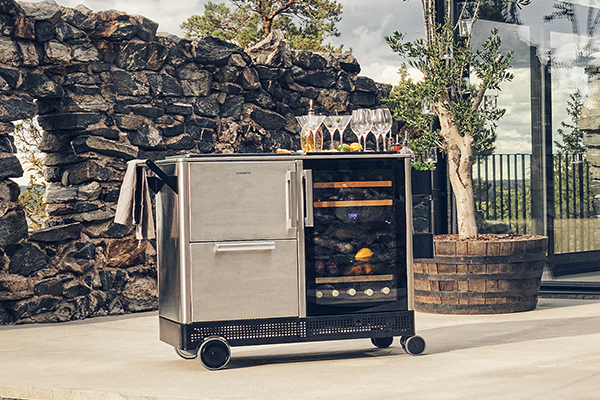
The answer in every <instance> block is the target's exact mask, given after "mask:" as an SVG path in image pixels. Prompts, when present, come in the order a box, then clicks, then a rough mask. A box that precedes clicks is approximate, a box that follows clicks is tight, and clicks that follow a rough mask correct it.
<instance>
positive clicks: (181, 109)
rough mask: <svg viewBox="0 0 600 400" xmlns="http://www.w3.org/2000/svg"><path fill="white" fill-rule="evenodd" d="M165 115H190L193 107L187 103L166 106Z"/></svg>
mask: <svg viewBox="0 0 600 400" xmlns="http://www.w3.org/2000/svg"><path fill="white" fill-rule="evenodd" d="M166 112H167V114H178V115H192V114H193V113H194V106H193V105H191V104H187V103H173V104H170V105H168V106H167V109H166Z"/></svg>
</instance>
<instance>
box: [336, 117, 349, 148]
mask: <svg viewBox="0 0 600 400" xmlns="http://www.w3.org/2000/svg"><path fill="white" fill-rule="evenodd" d="M336 118H339V119H340V121H339V122H338V131H339V132H340V144H342V143H343V142H344V131H345V130H346V128H347V127H348V124H349V123H350V120H351V119H352V115H339V116H336Z"/></svg>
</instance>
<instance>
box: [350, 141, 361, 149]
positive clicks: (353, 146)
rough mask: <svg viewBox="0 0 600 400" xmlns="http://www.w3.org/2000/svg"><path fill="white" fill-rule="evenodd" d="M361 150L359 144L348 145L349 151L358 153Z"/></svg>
mask: <svg viewBox="0 0 600 400" xmlns="http://www.w3.org/2000/svg"><path fill="white" fill-rule="evenodd" d="M360 150H362V146H361V145H360V143H357V142H354V143H352V144H351V145H350V151H360Z"/></svg>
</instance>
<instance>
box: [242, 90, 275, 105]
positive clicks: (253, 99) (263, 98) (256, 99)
mask: <svg viewBox="0 0 600 400" xmlns="http://www.w3.org/2000/svg"><path fill="white" fill-rule="evenodd" d="M244 99H245V101H246V103H253V104H256V105H257V106H259V107H261V108H266V109H271V108H274V107H275V102H274V101H273V98H272V97H271V96H270V95H269V93H267V92H266V91H264V90H255V91H252V92H248V93H246V95H245V96H244Z"/></svg>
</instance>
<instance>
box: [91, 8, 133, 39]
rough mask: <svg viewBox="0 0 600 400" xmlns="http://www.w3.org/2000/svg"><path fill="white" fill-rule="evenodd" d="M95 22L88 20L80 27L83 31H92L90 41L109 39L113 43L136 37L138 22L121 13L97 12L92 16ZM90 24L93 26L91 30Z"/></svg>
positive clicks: (113, 11) (112, 11) (114, 11)
mask: <svg viewBox="0 0 600 400" xmlns="http://www.w3.org/2000/svg"><path fill="white" fill-rule="evenodd" d="M94 17H95V21H91V20H90V18H88V19H87V20H86V21H85V22H84V23H83V25H82V28H83V29H85V30H88V29H90V28H91V29H93V32H92V34H91V35H90V38H91V39H110V40H113V41H118V40H130V39H133V38H134V37H136V36H137V33H138V22H137V21H136V20H135V19H134V18H131V17H130V16H129V15H127V14H125V13H124V12H121V11H116V10H108V11H99V12H97V13H95V15H94ZM92 22H95V26H94V27H93V28H92Z"/></svg>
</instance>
